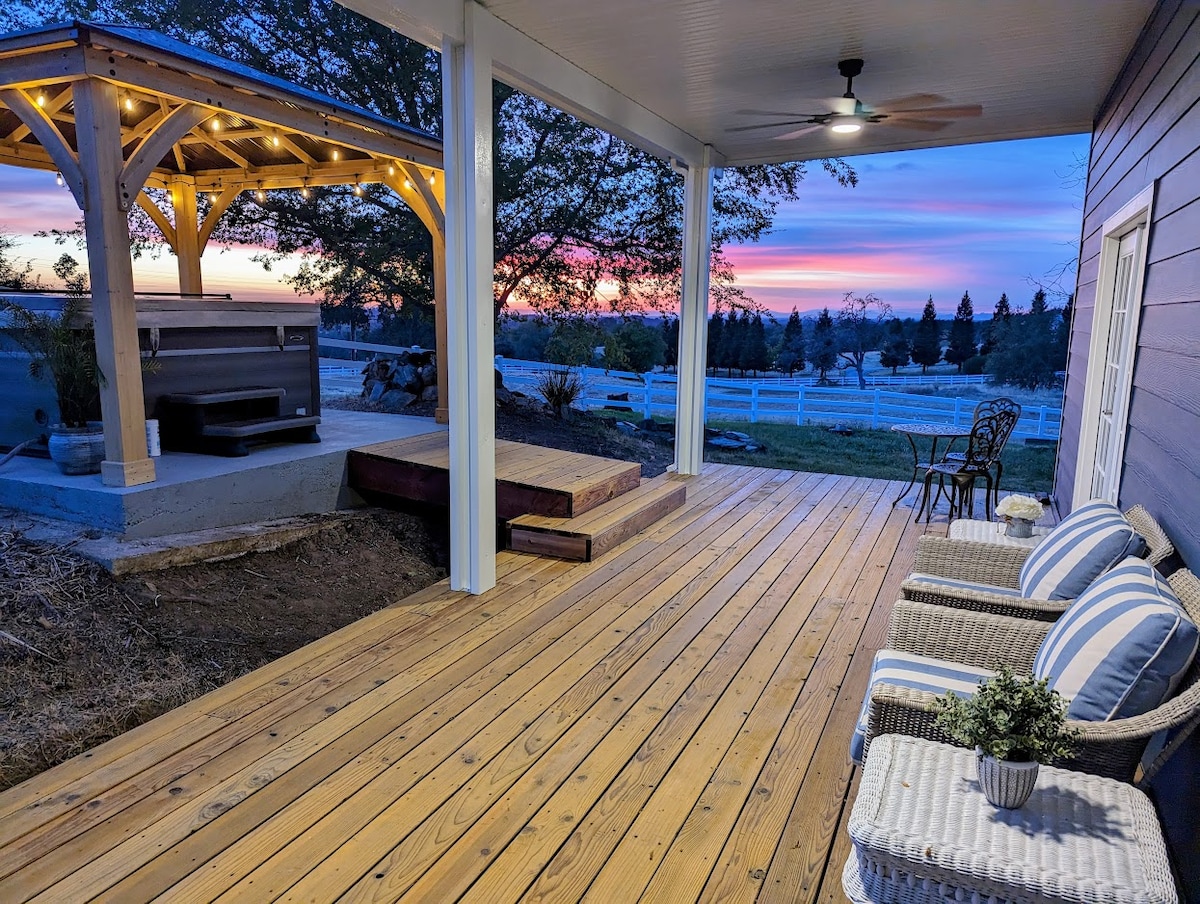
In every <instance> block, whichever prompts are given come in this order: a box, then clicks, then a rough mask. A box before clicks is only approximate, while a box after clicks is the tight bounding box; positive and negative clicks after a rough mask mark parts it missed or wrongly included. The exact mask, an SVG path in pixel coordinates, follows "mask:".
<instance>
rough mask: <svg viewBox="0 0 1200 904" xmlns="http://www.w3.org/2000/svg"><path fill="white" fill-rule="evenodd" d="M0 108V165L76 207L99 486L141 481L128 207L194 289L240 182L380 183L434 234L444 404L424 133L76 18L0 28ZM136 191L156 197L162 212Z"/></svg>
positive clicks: (437, 186)
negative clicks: (87, 296)
mask: <svg viewBox="0 0 1200 904" xmlns="http://www.w3.org/2000/svg"><path fill="white" fill-rule="evenodd" d="M0 104H2V106H0V163H6V164H11V165H15V166H23V167H32V168H36V169H43V170H48V171H51V172H54V171H57V172H58V173H60V174H61V177H62V179H63V181H64V182H65V184H66V185H67V186H68V187H69V188H70V190H71V192H72V194H73V195H74V197H75V200H76V202H77V203H78V204H79V207H80V209H81V210H82V211H83V214H84V224H85V232H86V237H87V249H88V262H89V269H90V274H91V284H92V308H93V313H94V317H95V326H96V346H97V349H96V350H97V358H98V360H99V363H100V367H101V370H102V371H103V373H104V374H105V375H106V380H105V382H104V386H103V387H102V392H101V402H102V406H103V414H104V425H105V447H106V456H105V462H104V464H103V466H102V472H101V474H102V479H103V481H104V483H105V484H108V485H112V486H132V485H135V484H141V483H148V482H150V481H152V480H154V479H155V472H154V462H153V460H152V459H150V458H148V457H147V454H146V444H145V433H144V431H145V411H144V409H143V402H142V387H141V370H140V363H139V350H138V336H137V325H136V320H135V308H134V290H133V273H132V265H131V262H130V255H129V223H128V211H129V209H130V208H131V207H132V205H134V204H140V205H141V206H142V207H143V209H144V210H145V211H146V212H147V213H148V214H149V216H150V218H151V219H152V220H153V221H154V223H155V224H156V225H157V226H158V228H159V229H160V230H161V231H162V234H163V236H164V237H165V239H166V241H167V242H168V244H170V246H171V248H172V249H173V250H174V252H175V254H176V256H177V258H178V264H179V289H180V292H181V293H184V294H200V293H201V292H202V291H203V279H202V273H201V267H200V259H201V257H202V255H203V253H204V247H205V245H206V244H207V242H208V240H209V237H210V236H211V235H212V232H213V228H214V227H215V225H216V223H217V221H218V220H219V219H220V217H221V215H222V214H223V213H224V212H225V210H226V209H227V208H228V207H229V205H230V204H231V203H232V202H233V200H234V199H235V198H236V197H237V196H238V195H239V194H240V193H241V192H243V191H253V192H256V193H258V192H265V191H269V190H271V189H281V188H284V189H296V190H300V191H307V190H308V189H309V188H311V187H317V186H324V185H344V184H351V183H358V184H366V183H383V184H385V185H387V186H388V187H389V188H391V189H392V190H393V191H394V192H395V193H396V194H397V195H399V196H400V197H401V198H402V199H403V200H404V201H405V203H407V204H408V205H409V206H410V207H411V208H412V209H413V211H414V212H415V213H416V214H417V216H418V217H420V219H421V221H422V222H423V223H424V224H425V226H426V227H427V228H428V229H429V231H430V233H431V234H432V236H433V248H434V265H435V275H434V284H435V304H436V310H437V337H438V356H437V357H438V369H439V375H438V383H439V387H440V389H441V393H440V396H439V398H440V399H441V400H442V401H441V402H439V405H445V401H444V400H445V399H446V393H445V386H446V381H445V377H444V374H445V368H446V354H445V335H446V331H445V305H444V303H443V302H444V299H445V284H446V280H445V247H446V245H445V229H446V227H445V214H444V210H445V188H444V185H445V182H444V179H443V170H442V145H441V142H440V140H439V139H438V138H436V137H435V136H433V135H429V134H427V133H424V132H421V131H419V130H416V129H412V128H408V127H406V126H403V125H399V124H397V123H395V122H392V121H390V120H388V119H385V118H384V117H381V116H379V115H378V114H375V113H372V112H370V111H368V110H364V109H362V108H359V107H355V106H351V105H349V104H346V103H343V102H341V101H338V100H335V99H333V98H331V97H328V96H327V95H324V94H320V93H318V92H315V91H310V90H307V89H304V88H301V87H298V86H296V85H293V84H290V83H288V82H286V81H284V80H282V79H278V78H275V77H273V76H270V75H267V74H265V73H262V72H258V71H256V70H254V69H251V68H250V67H248V66H244V65H241V64H238V63H235V62H232V61H230V60H226V59H223V58H221V57H218V56H215V55H213V54H210V53H207V52H205V51H202V50H199V49H197V48H194V47H191V46H189V45H187V44H184V43H181V42H179V41H175V40H173V39H171V38H167V37H165V36H164V35H161V34H158V33H156V32H152V31H149V30H147V29H142V28H128V27H123V26H110V25H97V24H93V23H84V22H75V23H72V24H68V25H55V26H48V27H46V28H41V29H37V30H34V31H27V32H20V33H14V34H9V35H5V36H0ZM145 188H160V189H165V190H166V191H167V192H169V196H170V200H171V205H172V207H173V217H170V216H168V215H167V214H166V213H164V212H163V211H162V210H161V209H160V208H159V207H158V205H156V204H155V203H154V201H153V200H152V199H151V198H150V197H149V196H147V195H146V194H145V192H144V191H143V189H145ZM201 195H204V196H206V197H207V199H208V201H207V203H200V201H199V198H200V196H201ZM202 209H204V215H203V216H201V215H200V212H201V210H202ZM439 415H441V416H442V417H441V418H440V419H444V411H443V410H441V409H440V410H439Z"/></svg>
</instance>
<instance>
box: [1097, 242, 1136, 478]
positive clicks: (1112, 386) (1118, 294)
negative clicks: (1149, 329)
mask: <svg viewBox="0 0 1200 904" xmlns="http://www.w3.org/2000/svg"><path fill="white" fill-rule="evenodd" d="M1144 232H1145V228H1144V227H1141V226H1139V227H1138V228H1136V229H1134V230H1133V231H1132V232H1130V233H1128V234H1127V235H1124V236H1122V237H1121V242H1120V245H1119V247H1118V249H1117V272H1116V279H1114V280H1113V294H1112V299H1111V301H1112V309H1111V310H1112V316H1111V318H1110V319H1109V324H1108V350H1107V352H1106V354H1105V356H1104V372H1103V377H1102V383H1101V386H1100V413H1099V419H1098V422H1097V425H1096V461H1095V470H1094V471H1093V472H1092V493H1091V495H1092V498H1093V499H1107V500H1109V501H1110V502H1116V501H1117V491H1118V490H1119V489H1120V484H1121V458H1122V455H1123V454H1124V451H1125V425H1126V422H1127V419H1128V416H1129V396H1130V391H1131V389H1132V385H1133V380H1132V377H1133V374H1132V368H1133V356H1134V348H1135V343H1136V341H1137V336H1136V334H1135V332H1136V331H1135V329H1134V324H1135V323H1136V320H1137V318H1136V309H1137V307H1138V306H1139V305H1140V303H1141V300H1140V299H1139V298H1138V294H1137V292H1138V289H1137V284H1138V279H1137V266H1136V265H1137V262H1138V261H1139V259H1140V258H1139V256H1138V248H1139V245H1140V243H1141V241H1142V238H1143V233H1144Z"/></svg>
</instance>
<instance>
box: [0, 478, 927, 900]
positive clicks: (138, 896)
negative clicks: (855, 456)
mask: <svg viewBox="0 0 1200 904" xmlns="http://www.w3.org/2000/svg"><path fill="white" fill-rule="evenodd" d="M564 473H565V472H562V471H560V476H562V474H564ZM898 489H899V487H898V485H897V484H895V483H891V482H885V481H877V480H868V479H865V478H852V477H837V476H830V475H820V474H804V473H795V472H787V471H771V470H765V469H753V468H741V467H735V466H708V467H707V468H706V471H705V474H704V475H702V476H701V477H698V478H692V479H690V480H688V482H687V501H686V503H685V504H684V505H683V506H682V507H681V508H679V509H677V510H676V511H674V512H672V513H671V514H669V515H668V516H667V517H665V518H664V519H662V520H661V521H659V522H658V523H656V524H654V525H652V526H651V527H650V528H648V529H647V530H645V531H644V532H643V533H641V534H639V535H637V536H635V537H632V538H630V539H629V540H626V541H625V542H623V543H621V544H620V545H618V546H616V547H615V548H614V549H613V550H612V551H611V552H610V553H609V554H608V555H607V556H606V557H604V558H603V559H600V560H598V561H595V562H590V563H567V562H559V561H552V560H546V559H538V558H536V557H531V556H527V555H522V554H518V553H504V554H501V556H500V557H499V560H498V575H499V583H498V585H497V587H496V588H495V589H494V590H492V591H489V592H488V593H487V594H484V595H482V596H480V597H470V596H467V595H465V594H461V593H453V592H451V591H449V590H448V589H447V588H446V586H445V585H444V584H442V585H438V586H436V587H433V588H428V589H427V590H425V591H422V592H421V593H419V594H416V595H415V596H414V597H412V598H410V599H409V600H405V601H402V602H400V603H398V604H397V605H395V606H393V607H391V608H389V609H386V610H383V611H382V612H379V613H375V614H374V615H372V616H369V617H368V618H366V619H363V620H361V621H360V622H357V623H355V624H354V625H351V626H348V627H347V628H345V629H343V630H342V631H339V632H337V633H335V634H333V635H330V636H329V637H327V638H324V639H322V640H321V641H318V642H317V643H315V644H312V645H310V646H309V647H305V648H303V649H301V650H298V651H296V652H295V653H292V654H289V655H288V656H286V657H283V658H282V659H281V660H279V661H277V662H275V663H272V664H271V665H269V666H266V667H264V668H263V669H260V670H258V671H257V672H254V673H251V674H250V675H247V676H244V677H243V678H242V679H239V680H238V681H235V682H233V683H232V684H230V685H228V686H226V687H224V688H220V689H218V690H217V691H214V692H213V693H211V694H209V695H207V696H205V697H202V698H200V699H198V700H196V701H193V702H192V703H190V704H187V705H186V706H184V707H181V708H180V709H179V710H176V711H174V712H173V713H170V714H167V715H166V716H163V717H161V718H160V719H157V720H154V721H153V722H150V723H147V725H145V726H142V727H141V728H138V729H135V730H134V731H133V732H130V733H129V734H127V735H124V736H122V737H121V738H118V739H115V740H114V741H113V742H109V744H106V745H102V746H101V747H100V748H97V750H95V751H93V752H92V753H91V756H84V757H77V758H76V759H74V760H72V761H70V762H68V763H66V764H64V765H63V766H61V767H58V768H57V769H54V770H50V771H49V772H47V773H45V774H43V775H42V776H38V777H36V778H35V779H32V780H31V781H30V782H28V783H26V784H25V785H22V786H19V787H17V788H15V789H12V790H11V791H9V792H7V793H5V794H3V795H0V885H2V886H3V888H4V898H5V900H6V901H8V900H12V901H24V900H44V901H64V900H71V901H76V900H79V901H87V900H101V901H114V902H116V901H119V902H131V901H132V902H135V901H144V900H153V899H161V900H173V901H187V902H192V901H200V900H204V901H208V900H219V901H254V902H258V901H273V900H318V901H320V900H344V901H381V900H386V901H394V900H406V901H432V900H437V901H439V902H440V901H458V900H461V901H479V902H504V901H518V900H529V901H547V902H551V901H552V902H559V901H577V900H585V899H586V900H593V901H605V902H606V901H622V902H624V901H637V900H644V901H672V902H674V901H720V902H726V901H754V900H759V901H774V900H778V901H784V900H786V901H813V900H818V899H820V900H831V901H837V900H841V896H840V886H839V885H838V876H839V874H840V869H841V865H842V863H843V862H844V860H845V857H846V854H847V849H846V847H845V843H844V840H843V836H844V821H845V818H846V815H847V812H848V807H847V803H846V801H847V796H848V794H849V793H850V792H851V791H852V788H853V783H854V782H855V781H856V775H855V771H854V770H853V769H852V768H851V767H850V765H849V763H848V760H847V755H846V749H847V744H848V740H849V734H850V731H851V729H852V725H853V721H854V716H855V715H856V713H857V708H858V702H859V701H860V700H861V694H862V682H863V681H865V674H866V669H867V667H868V666H869V662H870V657H871V655H872V654H873V652H874V648H875V647H876V646H877V645H878V644H879V643H880V642H881V640H882V637H883V630H884V626H885V623H886V618H887V613H888V611H889V610H890V601H891V599H892V598H893V597H894V594H895V593H896V590H897V588H898V585H899V581H900V580H901V579H902V577H903V575H904V574H905V573H906V572H907V570H908V569H909V563H910V562H911V559H912V554H913V551H914V548H915V543H916V538H917V536H919V534H920V533H921V532H923V531H924V530H925V526H924V525H923V524H912V523H911V521H910V519H911V516H912V512H911V510H910V509H908V508H905V507H898V508H895V509H893V508H892V507H891V505H890V500H891V498H893V497H894V495H895V493H896V492H897V491H898ZM934 529H935V530H936V529H937V526H936V525H935V526H934Z"/></svg>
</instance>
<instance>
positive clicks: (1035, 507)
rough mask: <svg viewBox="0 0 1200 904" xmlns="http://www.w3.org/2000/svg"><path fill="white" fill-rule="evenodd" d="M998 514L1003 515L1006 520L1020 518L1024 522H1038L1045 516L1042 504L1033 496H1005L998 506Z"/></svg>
mask: <svg viewBox="0 0 1200 904" xmlns="http://www.w3.org/2000/svg"><path fill="white" fill-rule="evenodd" d="M996 514H997V515H1003V516H1004V520H1005V521H1008V520H1009V519H1012V518H1020V519H1021V520H1023V521H1037V520H1038V519H1039V518H1041V517H1042V515H1043V514H1044V510H1043V509H1042V504H1041V503H1040V502H1038V501H1037V500H1036V499H1034V498H1033V497H1032V496H1020V495H1013V496H1005V497H1004V498H1003V499H1001V500H1000V504H999V505H997V506H996Z"/></svg>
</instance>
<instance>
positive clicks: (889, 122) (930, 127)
mask: <svg viewBox="0 0 1200 904" xmlns="http://www.w3.org/2000/svg"><path fill="white" fill-rule="evenodd" d="M879 124H880V125H881V126H894V127H895V128H898V129H916V130H918V131H920V132H940V131H941V130H942V129H944V128H946V126H948V125H950V122H949V120H937V119H906V118H904V117H903V116H889V117H888V118H887V119H884V120H882V121H881V122H880V123H879Z"/></svg>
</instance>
